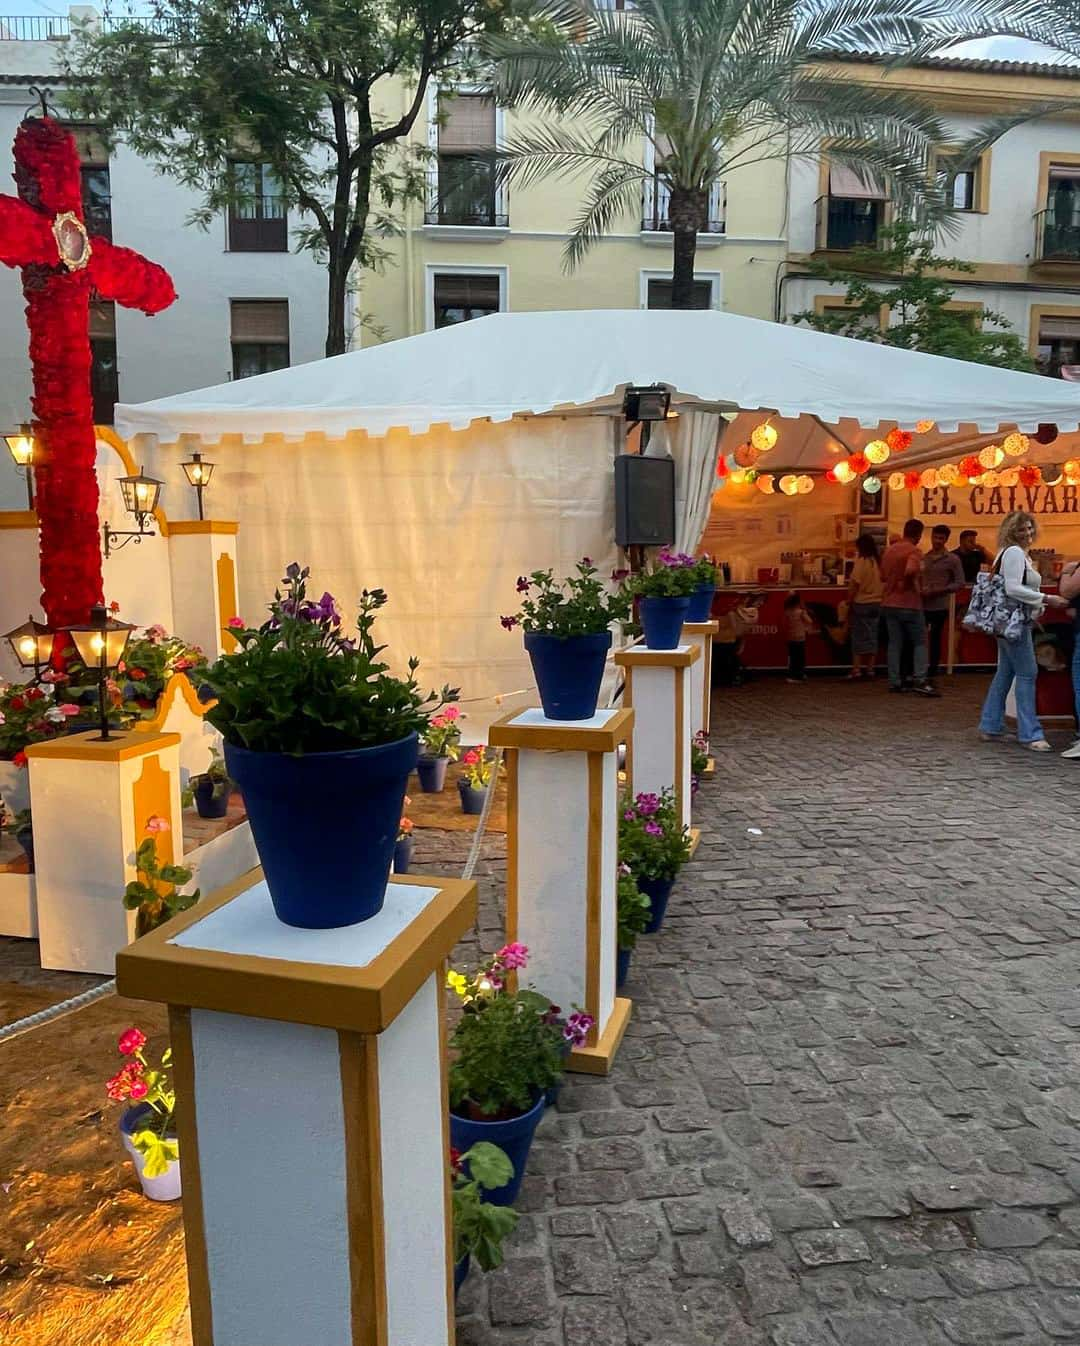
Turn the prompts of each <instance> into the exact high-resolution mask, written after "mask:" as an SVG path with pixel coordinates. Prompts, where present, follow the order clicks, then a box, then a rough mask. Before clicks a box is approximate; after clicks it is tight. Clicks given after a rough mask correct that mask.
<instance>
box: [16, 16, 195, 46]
mask: <svg viewBox="0 0 1080 1346" xmlns="http://www.w3.org/2000/svg"><path fill="white" fill-rule="evenodd" d="M83 26H85V27H87V28H90V29H92V30H95V31H98V32H107V33H108V32H115V31H116V30H117V29H118V28H127V27H131V26H134V27H137V28H142V29H145V30H146V31H147V32H151V33H160V34H161V35H162V36H163V37H165V36H168V35H169V34H170V33H171V32H172V31H173V29H174V24H173V21H172V20H171V19H169V18H160V19H158V18H150V17H140V16H138V15H133V16H131V17H130V18H125V19H107V18H87V19H86V21H85V25H84V23H83V21H81V20H76V21H75V23H72V21H71V19H69V18H67V17H63V18H59V17H55V18H54V17H53V15H51V14H14V15H6V14H3V15H0V42H58V41H63V40H64V39H65V38H69V37H70V36H71V34H72V33H73V32H77V31H78V29H79V28H80V27H83Z"/></svg>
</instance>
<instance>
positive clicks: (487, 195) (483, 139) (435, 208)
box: [427, 93, 507, 228]
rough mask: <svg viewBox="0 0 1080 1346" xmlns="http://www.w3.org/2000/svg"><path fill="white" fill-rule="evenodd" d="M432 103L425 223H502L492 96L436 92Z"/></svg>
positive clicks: (475, 224)
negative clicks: (431, 170)
mask: <svg viewBox="0 0 1080 1346" xmlns="http://www.w3.org/2000/svg"><path fill="white" fill-rule="evenodd" d="M438 108H439V115H438V126H437V141H436V160H437V162H436V173H435V180H434V182H433V184H432V185H433V189H434V190H433V197H434V199H433V201H432V203H431V209H430V210H429V211H428V213H427V223H428V224H455V225H470V226H487V227H496V226H497V227H499V228H505V227H506V225H507V219H506V215H505V211H503V210H501V209H500V203H499V200H498V198H499V195H500V193H499V191H498V184H497V183H496V179H495V144H496V132H497V123H496V112H495V100H494V99H493V98H492V97H491V95H490V94H485V93H455V94H440V95H439V100H438Z"/></svg>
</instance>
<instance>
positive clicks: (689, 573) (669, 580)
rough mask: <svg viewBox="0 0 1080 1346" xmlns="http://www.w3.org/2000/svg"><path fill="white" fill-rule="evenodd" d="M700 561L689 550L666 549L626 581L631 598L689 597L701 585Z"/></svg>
mask: <svg viewBox="0 0 1080 1346" xmlns="http://www.w3.org/2000/svg"><path fill="white" fill-rule="evenodd" d="M697 573H698V572H697V562H696V561H695V560H694V558H693V557H692V556H687V555H686V554H685V552H677V553H676V552H669V551H662V552H660V553H659V555H658V556H657V557H656V560H655V561H653V562H652V563H651V564H650V565H648V566H646V568H645V569H644V570H635V571H634V572H633V574H631V575H628V576H627V577H626V580H625V582H624V584H623V592H624V593H626V594H627V595H629V596H630V597H631V598H687V597H688V596H689V595H690V594H692V593H693V592H694V590H695V589H696V588H697V587H698V578H697Z"/></svg>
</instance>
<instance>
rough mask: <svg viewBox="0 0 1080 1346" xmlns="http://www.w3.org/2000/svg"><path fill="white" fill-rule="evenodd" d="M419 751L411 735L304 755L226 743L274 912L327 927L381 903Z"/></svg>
mask: <svg viewBox="0 0 1080 1346" xmlns="http://www.w3.org/2000/svg"><path fill="white" fill-rule="evenodd" d="M416 756H417V737H416V734H415V733H413V734H408V735H406V737H405V738H399V739H397V740H396V741H395V742H393V743H383V744H380V745H379V746H378V747H375V748H350V749H347V750H346V751H344V752H314V753H309V754H307V755H306V756H303V757H292V756H290V755H288V754H287V753H277V752H251V751H249V750H248V749H247V748H239V747H237V746H236V745H235V744H232V743H226V744H225V765H226V769H227V770H228V773H229V775H230V776H231V777H232V779H233V780H234V781H235V782H236V784H237V785H238V786H239V788H240V790H241V791H242V793H243V796H244V803H245V805H246V806H247V814H248V820H249V821H250V823H251V832H252V836H253V837H254V840H255V849H256V850H257V851H258V853H259V861H260V863H261V864H262V867H263V873H264V874H265V876H266V883H267V887H268V888H269V889H270V897H271V899H272V901H273V903H274V911H275V912H276V913H277V917H278V920H280V921H283V922H284V923H285V924H286V925H295V926H299V927H301V928H302V929H305V930H329V929H334V928H336V927H339V926H344V925H356V924H357V922H359V921H366V920H368V919H369V918H370V917H372V916H374V915H376V914H377V913H378V912H379V911H380V910H381V908H382V904H383V898H384V896H385V894H386V881H387V879H388V878H389V876H390V862H391V860H392V859H393V857H394V845H395V843H396V841H397V834H398V823H399V822H400V821H401V813H402V808H403V805H404V801H405V787H406V785H407V784H408V783H409V772H410V771H411V770H412V769H413V767H414V766H415V765H416Z"/></svg>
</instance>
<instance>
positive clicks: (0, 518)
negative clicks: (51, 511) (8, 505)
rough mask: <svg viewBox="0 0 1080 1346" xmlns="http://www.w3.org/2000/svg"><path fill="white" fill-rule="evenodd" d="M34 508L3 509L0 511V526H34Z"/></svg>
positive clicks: (35, 511)
mask: <svg viewBox="0 0 1080 1346" xmlns="http://www.w3.org/2000/svg"><path fill="white" fill-rule="evenodd" d="M37 526H38V517H37V510H36V509H5V510H3V511H2V512H0V528H36V527H37Z"/></svg>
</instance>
